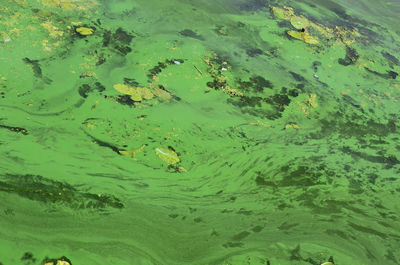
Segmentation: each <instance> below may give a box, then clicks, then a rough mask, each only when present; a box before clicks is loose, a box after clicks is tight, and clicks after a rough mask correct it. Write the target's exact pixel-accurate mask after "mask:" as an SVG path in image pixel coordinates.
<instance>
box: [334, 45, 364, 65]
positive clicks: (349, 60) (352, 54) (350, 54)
mask: <svg viewBox="0 0 400 265" xmlns="http://www.w3.org/2000/svg"><path fill="white" fill-rule="evenodd" d="M358 58H360V55H359V54H358V53H357V51H356V49H354V48H352V47H350V46H346V57H345V58H344V59H342V58H339V60H338V63H339V64H341V65H344V66H348V65H351V64H355V63H356V62H357V60H358Z"/></svg>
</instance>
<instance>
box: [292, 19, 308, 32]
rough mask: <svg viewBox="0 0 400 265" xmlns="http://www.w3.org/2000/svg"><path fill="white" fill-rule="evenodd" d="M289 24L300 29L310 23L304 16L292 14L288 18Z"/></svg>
mask: <svg viewBox="0 0 400 265" xmlns="http://www.w3.org/2000/svg"><path fill="white" fill-rule="evenodd" d="M290 24H292V26H293V27H295V28H296V29H302V28H306V27H308V26H309V24H310V23H309V22H308V20H307V19H306V18H305V17H298V16H293V17H292V18H291V19H290Z"/></svg>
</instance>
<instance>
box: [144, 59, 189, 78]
mask: <svg viewBox="0 0 400 265" xmlns="http://www.w3.org/2000/svg"><path fill="white" fill-rule="evenodd" d="M177 63H180V64H181V63H184V60H183V59H167V60H165V61H164V62H158V63H157V65H156V66H154V67H153V68H151V69H150V70H149V72H148V74H147V77H148V79H149V82H152V80H153V79H154V78H155V77H156V76H157V75H158V74H159V73H161V71H162V70H163V69H165V68H167V67H168V66H169V65H173V64H177Z"/></svg>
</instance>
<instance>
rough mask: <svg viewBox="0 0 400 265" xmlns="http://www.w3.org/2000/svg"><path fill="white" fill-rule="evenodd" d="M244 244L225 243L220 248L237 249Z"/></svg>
mask: <svg viewBox="0 0 400 265" xmlns="http://www.w3.org/2000/svg"><path fill="white" fill-rule="evenodd" d="M243 245H244V244H243V243H242V242H227V243H225V244H223V245H222V246H223V247H224V248H239V247H242V246H243Z"/></svg>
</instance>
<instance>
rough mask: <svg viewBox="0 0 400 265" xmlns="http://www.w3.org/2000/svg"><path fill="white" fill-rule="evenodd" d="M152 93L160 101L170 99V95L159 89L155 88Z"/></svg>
mask: <svg viewBox="0 0 400 265" xmlns="http://www.w3.org/2000/svg"><path fill="white" fill-rule="evenodd" d="M152 93H153V94H154V95H155V96H157V97H159V98H162V99H170V98H171V97H172V96H171V94H170V93H168V92H167V91H165V90H163V89H161V88H155V89H153V90H152Z"/></svg>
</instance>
